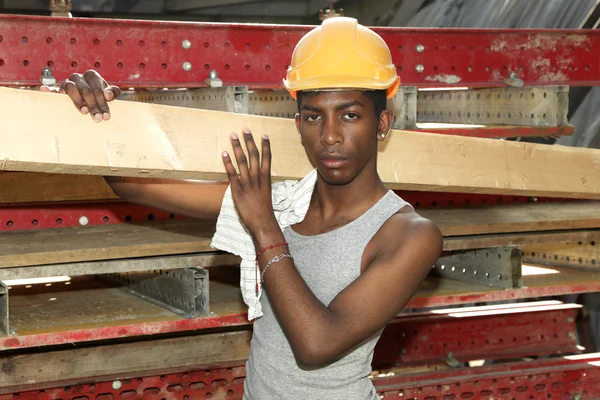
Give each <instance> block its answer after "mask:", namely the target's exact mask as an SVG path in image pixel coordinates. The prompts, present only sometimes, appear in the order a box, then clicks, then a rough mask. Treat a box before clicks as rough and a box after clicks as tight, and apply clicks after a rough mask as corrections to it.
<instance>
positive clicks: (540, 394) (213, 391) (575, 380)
mask: <svg viewBox="0 0 600 400" xmlns="http://www.w3.org/2000/svg"><path fill="white" fill-rule="evenodd" d="M599 365H600V353H594V354H586V355H581V356H575V357H559V358H555V359H549V360H537V361H531V362H516V363H507V364H498V365H490V366H484V367H478V368H457V369H451V370H442V371H435V372H425V373H417V374H408V375H403V376H394V377H391V378H379V377H377V378H373V384H374V385H375V387H376V388H377V392H378V394H379V395H380V396H382V398H383V399H399V398H401V399H410V400H458V399H498V400H530V399H535V400H542V399H543V400H547V399H569V400H576V399H577V400H593V399H598V398H600V368H598V366H599ZM245 377H246V370H245V367H244V366H234V367H229V368H214V369H206V370H200V371H191V372H185V373H179V374H165V375H159V376H150V377H139V378H134V379H121V380H113V381H108V382H106V381H100V380H98V381H97V382H93V383H92V382H88V383H85V384H76V385H73V386H66V387H65V386H63V387H59V388H52V389H45V390H34V391H27V392H23V393H9V394H4V395H0V400H14V399H19V400H55V399H56V400H58V399H62V400H83V399H88V400H89V399H95V400H111V399H122V398H131V399H142V398H143V399H145V400H162V399H169V400H192V399H211V398H227V399H232V400H235V399H238V400H239V399H241V398H242V394H243V391H244V385H243V381H244V378H245ZM272 379H277V377H273V378H272Z"/></svg>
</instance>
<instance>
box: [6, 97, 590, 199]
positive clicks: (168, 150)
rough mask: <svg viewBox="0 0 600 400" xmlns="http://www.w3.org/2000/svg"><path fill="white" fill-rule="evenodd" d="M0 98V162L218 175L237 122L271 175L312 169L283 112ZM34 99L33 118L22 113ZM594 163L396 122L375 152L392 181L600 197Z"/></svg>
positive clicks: (579, 153)
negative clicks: (106, 108) (97, 119)
mask: <svg viewBox="0 0 600 400" xmlns="http://www.w3.org/2000/svg"><path fill="white" fill-rule="evenodd" d="M0 101H1V102H2V104H4V105H5V106H4V107H2V108H1V109H0V118H2V120H3V121H5V126H4V129H3V130H2V131H1V132H0V170H13V171H32V172H45V173H71V174H83V175H123V176H144V177H161V178H181V179H185V178H189V179H219V180H223V179H225V173H224V168H223V165H222V162H221V152H222V151H224V150H229V149H230V144H229V135H230V133H231V132H234V131H240V130H241V128H242V127H248V128H250V129H251V130H252V131H253V132H255V133H256V134H264V133H267V134H269V135H270V137H271V143H272V151H273V154H274V159H273V168H272V172H273V176H274V177H275V178H276V179H286V178H292V179H297V178H300V177H303V176H304V175H305V174H306V173H308V172H309V171H310V170H311V169H312V166H311V165H310V163H309V161H308V159H307V157H306V155H305V152H304V149H303V148H302V147H301V145H300V142H299V138H298V135H297V134H296V129H295V126H294V121H292V120H288V119H281V118H268V117H259V116H252V115H241V114H234V113H223V112H218V111H205V110H195V109H189V108H178V107H168V106H162V105H156V104H143V103H132V102H127V101H118V102H116V103H115V104H113V105H112V110H113V117H112V119H111V121H110V122H108V123H102V124H96V123H94V122H93V121H92V120H91V119H90V117H89V116H86V115H80V114H78V113H77V112H74V111H73V105H72V104H71V102H70V100H69V99H68V98H67V97H66V96H58V95H55V94H49V93H40V92H33V91H20V90H16V89H7V88H4V89H0ZM32 107H34V108H35V109H36V110H37V114H36V118H30V117H29V116H28V115H25V114H24V113H26V112H27V110H30V109H31V108H32ZM47 121H53V123H52V125H48V123H47ZM82 135H85V140H82ZM599 164H600V150H596V149H583V148H572V147H563V146H549V145H540V144H533V143H520V142H511V141H497V140H487V139H478V138H468V137H459V136H451V135H437V134H428V133H422V132H411V131H400V130H395V131H393V132H392V133H391V134H390V135H389V137H388V139H387V140H386V141H385V142H384V144H382V145H381V146H380V155H379V161H378V165H379V172H380V175H381V177H382V179H383V180H384V182H385V183H386V184H387V185H388V186H389V187H390V188H393V189H403V190H429V191H448V192H472V193H491V194H517V195H532V196H538V195H539V196H557V197H572V198H590V199H600V189H599V188H600V168H598V165H599Z"/></svg>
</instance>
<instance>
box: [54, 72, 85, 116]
mask: <svg viewBox="0 0 600 400" xmlns="http://www.w3.org/2000/svg"><path fill="white" fill-rule="evenodd" d="M61 90H62V91H63V92H64V93H66V94H67V95H68V96H69V97H70V98H71V100H72V101H73V104H75V107H76V108H77V109H78V110H79V111H81V112H82V113H83V114H87V113H88V112H89V108H88V107H87V104H86V102H85V100H84V98H83V97H82V96H81V93H80V92H79V89H78V88H77V85H76V84H75V82H73V81H72V80H71V79H70V78H69V79H68V80H66V81H65V82H64V83H63V84H62V86H61Z"/></svg>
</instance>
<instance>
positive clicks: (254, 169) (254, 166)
mask: <svg viewBox="0 0 600 400" xmlns="http://www.w3.org/2000/svg"><path fill="white" fill-rule="evenodd" d="M243 132H244V141H245V142H246V148H247V149H248V159H249V165H248V168H249V169H250V175H251V176H253V177H257V176H259V170H260V155H259V154H258V148H257V147H256V143H254V137H253V136H252V133H251V132H250V130H249V129H244V130H243Z"/></svg>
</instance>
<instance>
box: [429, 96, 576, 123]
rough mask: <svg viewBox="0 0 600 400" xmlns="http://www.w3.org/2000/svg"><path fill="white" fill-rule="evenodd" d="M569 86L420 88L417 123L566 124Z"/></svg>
mask: <svg viewBox="0 0 600 400" xmlns="http://www.w3.org/2000/svg"><path fill="white" fill-rule="evenodd" d="M568 96H569V88H568V87H565V86H545V87H530V88H513V87H509V88H492V89H477V90H436V91H420V92H419V94H418V97H417V119H418V121H419V122H448V123H460V124H483V125H521V126H528V127H530V126H562V125H566V124H567V112H568V103H569V97H568Z"/></svg>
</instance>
